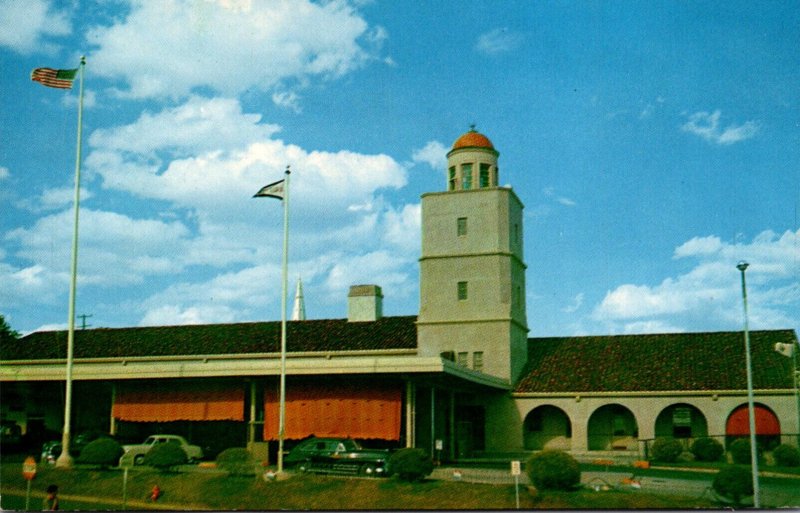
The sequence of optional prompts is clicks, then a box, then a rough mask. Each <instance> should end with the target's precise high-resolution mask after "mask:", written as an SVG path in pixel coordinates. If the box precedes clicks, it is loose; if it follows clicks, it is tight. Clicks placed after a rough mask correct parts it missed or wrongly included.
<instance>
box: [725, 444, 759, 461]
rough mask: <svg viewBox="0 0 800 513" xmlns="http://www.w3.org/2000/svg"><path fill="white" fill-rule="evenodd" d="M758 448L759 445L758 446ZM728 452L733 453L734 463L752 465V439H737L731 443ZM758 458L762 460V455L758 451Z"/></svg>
mask: <svg viewBox="0 0 800 513" xmlns="http://www.w3.org/2000/svg"><path fill="white" fill-rule="evenodd" d="M756 447H758V444H756ZM728 450H729V451H730V453H731V458H733V462H734V463H741V464H742V465H750V464H751V461H750V460H751V455H750V439H749V438H737V439H736V440H734V441H733V442H731V445H730V447H729V448H728ZM756 457H757V458H758V459H759V461H760V460H761V453H760V451H758V454H757V455H756Z"/></svg>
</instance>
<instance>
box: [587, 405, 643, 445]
mask: <svg viewBox="0 0 800 513" xmlns="http://www.w3.org/2000/svg"><path fill="white" fill-rule="evenodd" d="M587 431H588V447H589V450H590V451H632V450H635V449H636V448H637V444H638V438H639V426H638V424H637V423H636V417H634V416H633V413H632V412H631V411H630V410H629V409H628V408H626V407H624V406H622V405H621V404H607V405H605V406H601V407H600V408H598V409H596V410H595V411H594V413H592V416H591V417H589V426H588V430H587Z"/></svg>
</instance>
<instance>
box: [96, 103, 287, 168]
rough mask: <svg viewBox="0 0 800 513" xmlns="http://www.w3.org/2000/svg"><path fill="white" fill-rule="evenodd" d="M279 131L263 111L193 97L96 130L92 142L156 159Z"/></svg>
mask: <svg viewBox="0 0 800 513" xmlns="http://www.w3.org/2000/svg"><path fill="white" fill-rule="evenodd" d="M279 130H280V127H279V126H278V125H273V124H265V123H262V122H261V115H260V114H245V113H243V112H242V108H241V105H240V104H239V102H238V101H237V100H235V99H226V98H210V99H209V98H201V97H198V96H192V97H190V98H189V99H188V100H187V101H186V102H185V103H183V104H182V105H179V106H177V107H172V108H166V109H164V110H162V111H161V112H158V113H155V114H154V113H151V112H147V111H145V112H144V113H142V115H141V116H140V117H139V119H137V120H136V121H135V122H134V123H131V124H129V125H124V126H118V127H113V128H106V129H98V130H95V131H94V132H92V134H91V136H90V137H89V145H90V146H91V147H93V148H100V149H102V150H105V151H113V152H115V153H116V152H122V153H123V154H125V155H126V156H129V157H130V156H132V155H133V154H137V155H139V157H140V158H139V159H138V160H139V161H143V162H151V161H153V159H154V158H155V157H156V156H157V155H159V154H161V153H167V154H168V155H169V156H171V157H175V156H190V155H194V154H196V153H198V152H205V151H208V150H209V149H216V150H223V151H224V150H230V149H235V148H241V147H243V146H246V145H247V144H250V143H253V142H256V141H261V140H264V139H268V138H269V137H270V136H272V135H273V134H275V133H276V132H278V131H279Z"/></svg>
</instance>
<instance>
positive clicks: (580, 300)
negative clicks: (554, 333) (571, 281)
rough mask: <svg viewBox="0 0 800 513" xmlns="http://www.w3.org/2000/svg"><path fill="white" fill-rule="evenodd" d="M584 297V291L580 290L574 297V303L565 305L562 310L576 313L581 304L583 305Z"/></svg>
mask: <svg viewBox="0 0 800 513" xmlns="http://www.w3.org/2000/svg"><path fill="white" fill-rule="evenodd" d="M583 298H584V294H583V292H579V293H578V294H577V295H576V296H575V297H574V298H573V299H572V304H570V305H568V306H565V307H564V308H562V309H561V311H562V312H564V313H575V312H577V311H578V310H579V309H580V308H581V306H583Z"/></svg>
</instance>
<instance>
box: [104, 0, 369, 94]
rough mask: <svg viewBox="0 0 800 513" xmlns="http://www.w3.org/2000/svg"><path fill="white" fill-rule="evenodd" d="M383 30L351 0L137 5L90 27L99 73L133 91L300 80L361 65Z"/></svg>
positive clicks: (235, 88) (237, 88)
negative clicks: (114, 18)
mask: <svg viewBox="0 0 800 513" xmlns="http://www.w3.org/2000/svg"><path fill="white" fill-rule="evenodd" d="M212 35H213V37H211V36H212ZM382 37H385V31H382V30H381V29H380V28H370V27H369V26H368V24H367V23H366V22H365V21H364V19H363V18H361V16H359V14H358V13H357V12H356V11H355V10H354V9H353V8H352V7H351V6H350V5H349V4H348V3H346V2H341V1H334V2H324V3H321V4H318V3H312V2H310V1H307V0H283V1H276V2H227V1H208V2H180V1H176V0H172V1H169V0H165V1H159V2H134V3H133V5H132V7H131V11H130V13H129V14H128V15H127V16H126V18H125V19H124V20H120V21H118V22H117V23H116V24H114V25H111V26H104V27H95V28H93V29H92V30H91V31H90V33H89V34H88V39H89V41H90V42H91V43H92V44H93V45H96V46H97V47H98V48H99V49H98V50H97V51H96V52H94V53H93V54H92V55H91V56H90V57H89V58H90V60H91V61H92V63H93V68H94V69H95V72H96V73H98V74H101V75H104V76H108V77H112V78H118V79H121V80H123V81H124V82H125V83H126V84H127V86H128V87H127V88H126V89H125V90H122V91H119V93H120V94H122V95H126V96H131V97H135V98H148V97H172V98H180V97H183V96H185V95H188V94H190V93H191V92H192V91H193V90H195V89H196V88H198V87H209V88H211V89H213V90H215V91H217V92H220V93H222V94H224V95H227V96H233V95H237V94H240V93H242V92H244V91H247V90H249V89H258V90H263V91H269V90H271V89H272V88H274V87H276V86H281V85H282V89H285V88H286V87H287V86H289V85H290V84H294V85H295V86H299V87H301V86H302V85H303V84H304V82H306V81H307V80H308V79H309V78H311V77H319V78H335V77H337V76H341V75H343V74H345V73H348V72H350V71H352V70H354V69H357V68H359V67H360V66H362V65H364V63H366V62H367V61H369V60H370V59H372V58H375V57H374V53H375V52H376V48H377V47H378V46H379V45H380V43H381V41H382ZM163 48H169V49H170V51H169V52H164V51H162V49H163Z"/></svg>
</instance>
